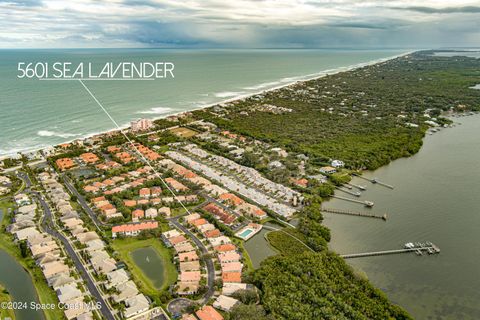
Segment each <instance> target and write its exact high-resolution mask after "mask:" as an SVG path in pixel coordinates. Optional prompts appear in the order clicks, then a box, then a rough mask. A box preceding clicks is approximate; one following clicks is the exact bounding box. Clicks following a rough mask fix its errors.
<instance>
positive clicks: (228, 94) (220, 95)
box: [214, 91, 246, 98]
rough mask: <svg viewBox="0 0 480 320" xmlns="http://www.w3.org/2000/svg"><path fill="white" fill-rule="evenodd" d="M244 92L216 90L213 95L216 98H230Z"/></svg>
mask: <svg viewBox="0 0 480 320" xmlns="http://www.w3.org/2000/svg"><path fill="white" fill-rule="evenodd" d="M245 93H246V92H244V91H240V92H235V91H223V92H218V93H215V94H214V95H215V97H217V98H232V97H237V96H241V95H242V94H245Z"/></svg>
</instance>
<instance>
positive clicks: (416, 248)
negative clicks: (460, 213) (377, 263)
mask: <svg viewBox="0 0 480 320" xmlns="http://www.w3.org/2000/svg"><path fill="white" fill-rule="evenodd" d="M412 245H413V244H412ZM408 252H415V253H416V254H417V255H419V256H421V255H423V254H424V253H427V254H437V253H440V248H439V247H437V246H436V245H434V244H433V243H430V242H427V243H417V244H415V245H413V246H409V247H407V244H406V245H405V247H404V248H403V249H397V250H385V251H373V252H362V253H352V254H341V255H340V257H342V258H344V259H351V258H361V257H373V256H384V255H389V254H399V253H408Z"/></svg>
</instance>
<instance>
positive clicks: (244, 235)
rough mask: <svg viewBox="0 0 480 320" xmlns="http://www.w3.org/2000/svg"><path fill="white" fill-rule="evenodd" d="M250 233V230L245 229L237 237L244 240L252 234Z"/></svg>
mask: <svg viewBox="0 0 480 320" xmlns="http://www.w3.org/2000/svg"><path fill="white" fill-rule="evenodd" d="M252 232H253V230H252V229H245V230H243V231H242V232H241V233H240V234H239V235H238V236H239V237H240V238H244V239H245V238H246V237H248V235H249V234H250V233H252Z"/></svg>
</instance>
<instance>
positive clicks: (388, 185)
mask: <svg viewBox="0 0 480 320" xmlns="http://www.w3.org/2000/svg"><path fill="white" fill-rule="evenodd" d="M353 175H354V176H356V177H359V178H361V179H363V180H367V181H370V182H371V183H374V184H375V183H376V184H378V185H381V186H384V187H387V188H389V189H393V188H394V187H393V186H392V185H390V184H387V183H385V182H382V181H380V180H378V179H377V178H373V179H369V178H365V177H363V176H361V175H359V174H358V173H353Z"/></svg>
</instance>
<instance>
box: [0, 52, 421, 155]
mask: <svg viewBox="0 0 480 320" xmlns="http://www.w3.org/2000/svg"><path fill="white" fill-rule="evenodd" d="M414 52H415V51H407V52H404V53H401V54H397V55H393V56H389V57H386V58H380V59H375V60H371V61H368V62H362V63H357V64H353V65H349V66H345V67H339V68H335V69H327V70H323V71H320V72H316V73H311V74H307V75H303V76H295V77H291V79H292V80H291V81H288V82H285V83H282V84H281V85H276V86H272V87H268V86H267V88H265V89H261V90H259V91H255V92H249V93H246V94H240V95H235V96H233V97H231V98H227V99H223V100H220V101H217V102H212V103H209V104H204V105H201V106H198V107H192V108H190V109H188V110H182V111H178V112H173V113H168V114H163V115H161V116H158V117H148V116H147V117H144V118H147V119H150V120H159V119H165V118H168V117H171V116H178V115H180V114H184V113H187V112H191V111H195V110H201V109H207V108H211V107H213V106H216V105H221V104H226V103H230V102H234V101H240V100H243V99H246V98H249V97H252V96H255V95H258V94H264V93H266V92H271V91H275V90H279V89H282V88H286V87H289V86H292V85H294V84H297V83H301V82H306V81H310V80H315V79H319V78H323V77H326V76H329V75H334V74H338V73H341V72H348V71H352V70H355V69H358V68H363V67H367V66H372V65H375V64H380V63H383V62H386V61H389V60H393V59H396V58H400V57H403V56H407V55H409V54H412V53H414ZM280 80H282V79H280ZM280 80H279V81H280ZM277 82H278V81H276V82H271V83H277ZM265 84H266V83H260V84H257V85H251V86H250V88H256V87H262V86H264V85H265ZM139 114H144V115H148V114H149V113H148V110H146V111H141V112H139ZM137 118H139V117H137ZM134 119H135V118H132V119H131V120H134ZM129 127H130V124H129V123H128V124H125V125H123V126H121V129H122V130H125V129H128V128H129ZM115 131H118V129H117V128H113V129H109V130H104V131H98V132H92V133H88V134H84V135H78V136H75V138H72V139H65V140H64V141H62V142H60V143H56V144H49V145H43V146H41V147H32V148H25V149H21V150H18V149H16V150H15V151H11V152H7V153H4V154H0V159H3V158H8V157H12V156H15V155H18V154H21V153H31V152H38V151H41V150H44V149H46V148H50V147H55V146H58V145H60V144H63V143H71V142H73V141H78V140H80V141H81V140H85V139H88V138H91V137H94V136H101V135H104V134H107V133H110V132H115ZM39 132H43V133H44V134H45V133H47V131H46V130H40V131H39ZM48 132H50V131H48ZM66 135H73V134H66Z"/></svg>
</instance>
